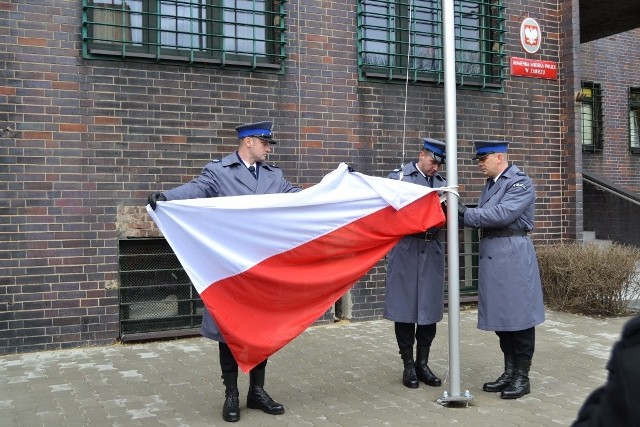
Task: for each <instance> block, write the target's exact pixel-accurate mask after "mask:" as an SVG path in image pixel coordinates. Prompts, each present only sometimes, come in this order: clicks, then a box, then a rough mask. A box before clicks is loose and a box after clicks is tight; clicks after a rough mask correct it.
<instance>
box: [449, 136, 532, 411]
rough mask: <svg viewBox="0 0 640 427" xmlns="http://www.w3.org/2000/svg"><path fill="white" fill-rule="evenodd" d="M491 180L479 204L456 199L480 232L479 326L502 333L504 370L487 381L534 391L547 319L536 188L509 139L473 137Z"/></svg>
mask: <svg viewBox="0 0 640 427" xmlns="http://www.w3.org/2000/svg"><path fill="white" fill-rule="evenodd" d="M474 145H475V150H476V154H475V156H474V157H473V159H474V160H477V162H478V166H479V168H480V170H481V171H482V174H483V175H484V176H485V177H486V178H487V182H486V184H485V186H484V188H483V189H482V192H481V193H480V199H479V201H478V205H477V207H476V208H467V207H466V206H464V205H463V204H461V203H460V204H459V205H458V215H459V217H460V220H461V222H462V223H463V224H464V225H465V227H471V228H476V229H478V230H479V234H480V246H479V252H480V253H479V255H480V260H479V266H478V269H479V273H478V274H479V276H478V328H479V329H482V330H485V331H494V332H495V333H496V334H497V335H498V339H499V343H500V350H501V351H502V354H503V357H504V372H503V373H502V374H501V375H500V376H499V377H498V378H497V379H496V380H495V381H490V382H487V383H485V384H484V385H483V387H482V388H483V390H484V391H487V392H500V397H501V398H503V399H518V398H520V397H522V396H524V395H525V394H528V393H530V391H531V385H530V381H529V368H530V367H531V361H532V359H533V352H534V349H535V326H536V325H539V324H540V323H542V322H543V321H544V317H545V315H544V304H543V300H542V285H541V282H540V272H539V270H538V261H537V258H536V252H535V249H534V246H533V243H532V241H531V239H530V237H529V233H530V232H531V231H532V230H533V227H534V209H535V201H536V192H535V189H534V187H533V182H532V181H531V178H529V176H527V175H526V174H525V173H524V172H522V171H521V170H520V169H518V167H517V166H516V165H514V164H511V163H509V160H508V155H507V148H508V145H509V143H508V142H506V141H476V142H474Z"/></svg>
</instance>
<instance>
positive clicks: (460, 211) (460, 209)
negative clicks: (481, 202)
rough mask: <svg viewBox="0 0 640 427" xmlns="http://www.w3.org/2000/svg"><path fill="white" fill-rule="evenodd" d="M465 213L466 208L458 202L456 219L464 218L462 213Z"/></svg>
mask: <svg viewBox="0 0 640 427" xmlns="http://www.w3.org/2000/svg"><path fill="white" fill-rule="evenodd" d="M466 211H467V207H466V206H465V205H463V204H462V203H460V202H458V217H460V218H464V213H465V212H466Z"/></svg>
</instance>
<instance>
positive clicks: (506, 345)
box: [496, 327, 536, 360]
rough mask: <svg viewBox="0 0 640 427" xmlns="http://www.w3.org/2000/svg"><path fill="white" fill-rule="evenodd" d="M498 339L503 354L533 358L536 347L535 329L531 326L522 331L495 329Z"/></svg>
mask: <svg viewBox="0 0 640 427" xmlns="http://www.w3.org/2000/svg"><path fill="white" fill-rule="evenodd" d="M496 335H498V338H499V339H500V350H502V352H503V353H504V354H514V355H515V356H516V358H522V359H528V360H531V359H533V352H534V350H535V347H536V329H535V328H534V327H531V328H529V329H524V330H522V331H509V332H502V331H496Z"/></svg>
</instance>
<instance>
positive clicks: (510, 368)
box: [482, 354, 516, 393]
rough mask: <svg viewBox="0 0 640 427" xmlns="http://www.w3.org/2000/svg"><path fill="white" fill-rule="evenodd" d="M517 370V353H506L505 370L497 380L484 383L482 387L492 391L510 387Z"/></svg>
mask: <svg viewBox="0 0 640 427" xmlns="http://www.w3.org/2000/svg"><path fill="white" fill-rule="evenodd" d="M515 371H516V355H515V354H505V355H504V372H503V373H502V375H500V376H499V377H498V379H497V380H495V381H491V382H488V383H484V385H483V386H482V389H483V390H484V391H488V392H490V393H496V392H498V391H502V390H504V389H505V388H507V387H509V384H511V381H512V380H513V375H514V374H515Z"/></svg>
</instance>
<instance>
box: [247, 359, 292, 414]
mask: <svg viewBox="0 0 640 427" xmlns="http://www.w3.org/2000/svg"><path fill="white" fill-rule="evenodd" d="M264 376H265V370H264V368H262V369H255V368H254V369H252V370H251V372H249V394H247V408H251V409H260V410H261V411H263V412H266V413H267V414H271V415H281V414H284V406H282V405H281V404H280V403H278V402H275V401H274V400H273V399H272V398H271V396H269V395H268V394H267V392H266V391H264Z"/></svg>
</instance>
